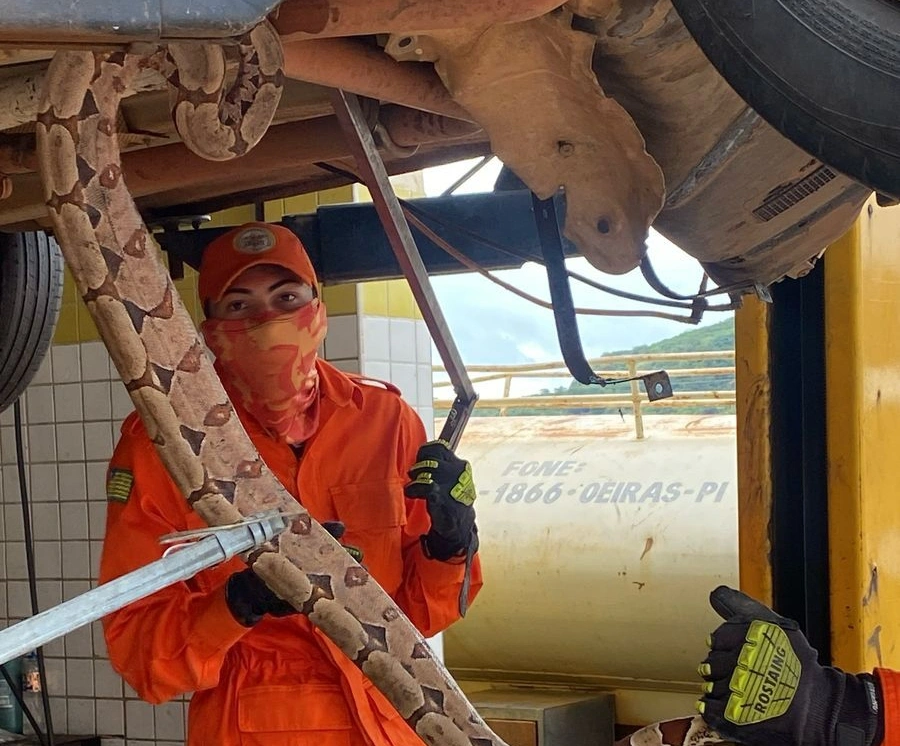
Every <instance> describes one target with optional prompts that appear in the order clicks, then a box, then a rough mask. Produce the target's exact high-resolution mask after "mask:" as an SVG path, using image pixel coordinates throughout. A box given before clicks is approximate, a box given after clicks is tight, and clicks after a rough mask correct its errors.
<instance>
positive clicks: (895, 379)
mask: <svg viewBox="0 0 900 746" xmlns="http://www.w3.org/2000/svg"><path fill="white" fill-rule="evenodd" d="M898 247H900V208H897V207H894V208H879V207H877V206H876V204H875V200H874V199H872V200H871V201H870V202H869V204H868V205H867V206H866V207H865V208H864V210H863V212H862V215H861V217H860V218H859V220H858V221H857V222H856V223H855V224H854V226H853V228H852V229H851V230H850V231H849V232H848V233H847V235H846V236H844V238H842V239H841V240H840V241H839V242H838V243H836V244H835V245H834V246H832V247H831V248H830V249H829V250H828V254H827V258H826V263H825V293H826V296H825V298H826V303H825V318H826V375H827V408H828V420H827V421H828V492H829V545H830V567H829V571H830V576H831V580H830V585H831V624H832V657H833V659H834V662H835V664H836V665H838V666H841V667H843V668H847V669H850V670H853V671H857V670H868V669H870V668H872V667H873V666H877V665H885V666H892V667H900V648H898V641H900V494H898V487H897V485H898V482H900V479H898V478H900V333H898V329H900V251H898Z"/></svg>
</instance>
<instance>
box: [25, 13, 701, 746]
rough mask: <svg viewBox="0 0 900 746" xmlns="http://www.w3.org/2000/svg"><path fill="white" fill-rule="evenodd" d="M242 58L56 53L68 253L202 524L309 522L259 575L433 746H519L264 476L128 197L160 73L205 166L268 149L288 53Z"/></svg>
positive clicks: (243, 53) (50, 140)
mask: <svg viewBox="0 0 900 746" xmlns="http://www.w3.org/2000/svg"><path fill="white" fill-rule="evenodd" d="M234 48H235V49H236V50H237V51H238V52H239V57H240V64H239V69H238V72H237V75H236V80H235V82H234V84H233V85H232V86H230V87H227V86H226V79H227V77H228V75H227V72H226V67H227V66H226V64H225V60H226V57H225V52H224V48H223V46H221V45H219V44H208V43H205V44H200V43H196V44H192V43H188V42H180V43H178V44H170V45H168V46H166V47H158V46H153V47H146V46H144V47H135V48H132V49H129V50H128V51H127V52H125V51H114V52H76V51H63V52H59V53H57V54H56V56H55V57H54V59H53V61H52V63H51V65H50V69H49V72H48V75H47V78H46V83H45V89H44V94H43V99H42V103H41V107H40V112H39V115H38V118H37V137H38V151H39V160H40V165H41V172H42V176H43V181H44V189H45V195H46V198H47V205H48V207H49V211H50V215H51V218H52V220H53V224H54V228H55V233H56V237H57V240H58V241H59V243H60V245H61V247H62V250H63V253H64V256H65V259H66V262H67V263H68V265H69V267H70V269H71V271H72V274H73V275H74V278H75V282H76V285H77V288H78V291H79V293H80V294H81V296H82V298H83V300H84V302H85V303H86V305H87V307H88V309H89V311H90V313H91V315H92V316H93V318H94V321H95V323H96V325H97V328H98V330H99V331H100V334H101V337H102V338H103V340H104V342H105V343H106V346H107V348H108V349H109V352H110V355H111V357H112V359H113V361H114V362H115V365H116V367H117V369H118V371H119V374H120V375H121V377H122V380H123V381H124V383H125V386H126V388H127V390H128V392H129V394H130V395H131V398H132V400H133V401H134V404H135V406H136V408H137V410H138V412H139V413H140V416H141V418H142V420H143V421H144V424H145V426H146V428H147V432H148V433H149V434H150V437H151V439H152V440H153V442H154V443H155V445H156V447H157V450H158V452H159V454H160V456H161V458H162V461H163V463H164V464H165V465H166V467H167V469H168V470H169V472H170V474H171V475H172V477H173V479H174V480H175V482H176V484H177V485H178V487H179V488H180V490H181V491H182V493H183V494H184V496H185V497H186V498H187V500H188V501H189V502H190V504H191V505H192V506H193V509H194V510H195V511H197V512H198V513H199V514H200V515H201V516H202V517H203V518H204V520H205V521H206V522H207V523H209V524H210V525H213V526H215V525H224V524H230V523H234V522H236V521H240V520H242V519H243V518H244V517H246V516H249V515H253V514H256V513H259V512H261V511H266V510H273V509H275V510H281V511H284V512H286V513H291V512H293V513H295V514H296V513H298V511H299V514H298V517H297V518H295V519H294V520H293V521H292V523H291V526H290V528H289V529H288V530H287V531H285V532H284V533H283V534H281V535H280V536H279V537H277V538H276V540H275V541H273V542H272V543H271V544H270V545H268V546H266V547H264V548H263V549H262V550H259V551H255V552H253V553H251V554H250V555H249V556H248V557H246V558H245V559H246V560H247V561H248V564H250V565H251V566H252V567H253V568H254V570H255V571H256V572H257V573H258V574H259V575H260V576H261V577H262V578H263V579H264V580H265V582H266V583H267V585H269V586H270V587H271V588H272V589H273V590H274V591H275V592H276V593H278V595H279V596H281V597H282V598H284V599H285V600H287V601H289V602H290V603H291V604H293V605H294V606H295V607H296V608H298V609H300V610H301V611H302V612H303V613H305V614H307V615H308V616H309V619H310V620H311V621H312V622H313V623H314V624H316V625H317V626H318V627H319V628H320V629H321V630H322V631H323V632H324V633H325V634H326V635H327V636H328V637H329V638H330V639H331V640H332V641H333V642H334V643H335V644H336V645H337V646H338V647H339V648H340V649H341V650H342V651H343V652H344V653H345V654H346V655H347V656H348V657H349V658H350V659H351V660H352V661H353V662H354V663H356V665H357V666H359V668H360V669H362V671H363V672H364V673H365V674H366V675H367V676H368V677H369V678H370V679H371V680H372V682H373V683H374V684H375V685H376V686H377V687H378V688H379V689H380V690H381V691H382V692H383V693H384V694H385V695H386V696H387V698H388V699H389V700H390V702H391V703H392V704H393V705H394V707H395V708H396V709H397V710H398V712H399V713H400V714H401V715H402V717H403V718H404V719H405V720H406V721H407V722H408V723H409V724H410V726H412V728H413V729H414V730H415V732H416V733H417V734H418V735H419V736H420V737H421V738H422V740H423V741H424V742H426V743H428V744H432V745H433V746H505V744H504V742H503V741H502V740H501V739H500V738H498V737H497V736H496V735H495V734H494V733H492V732H491V730H490V729H489V728H488V727H487V725H486V724H485V723H484V721H483V720H482V719H481V717H479V715H478V714H477V712H476V711H475V709H474V708H473V707H472V706H471V704H470V703H469V702H468V700H467V699H466V697H465V695H464V694H463V693H462V691H461V690H460V689H459V688H458V686H457V685H456V683H455V682H454V681H453V679H452V678H451V677H450V675H449V673H448V672H447V671H446V669H445V668H444V667H443V665H442V664H441V663H440V661H439V660H437V659H436V658H435V657H434V655H433V654H432V651H431V649H430V648H429V646H428V645H427V643H426V642H425V640H424V639H423V638H422V636H421V635H420V634H419V633H418V631H417V630H416V629H415V627H414V626H413V625H412V624H411V623H410V622H409V620H408V619H407V618H406V617H405V615H404V614H403V613H402V612H401V611H400V609H399V608H398V607H397V606H396V604H395V603H394V602H393V601H392V600H391V598H390V597H389V596H388V595H387V594H386V593H385V592H384V591H383V590H382V589H381V588H380V587H379V586H378V584H377V583H376V582H375V581H374V580H373V579H371V578H370V577H369V576H368V574H367V573H366V571H365V570H364V569H363V568H361V567H360V566H359V565H358V564H357V563H356V562H354V561H353V560H352V559H351V558H350V557H349V555H348V554H347V553H346V552H345V551H344V550H343V549H342V548H341V547H340V546H339V545H338V544H337V542H335V541H334V539H332V537H331V536H330V535H329V534H328V533H327V532H326V531H325V530H324V529H323V528H322V527H321V526H319V524H318V523H316V522H315V521H314V520H312V518H311V517H310V516H309V514H308V513H306V512H305V511H304V510H303V509H302V507H300V506H298V504H297V502H296V501H295V500H294V499H293V498H292V497H291V495H290V494H289V493H287V492H286V491H285V489H284V488H283V487H282V486H281V484H280V483H279V482H278V480H277V479H276V478H275V477H274V475H273V474H272V473H271V472H270V471H269V469H268V468H267V467H266V465H265V464H264V463H263V461H262V459H261V458H260V456H259V454H258V453H257V452H256V450H255V448H254V446H253V444H252V443H251V441H250V439H249V438H248V437H247V435H246V433H245V432H244V429H243V427H242V426H241V423H240V422H239V420H238V418H237V417H236V416H235V412H234V409H233V408H232V406H231V403H230V402H229V400H228V396H227V395H226V393H225V390H224V389H223V388H222V384H221V382H220V381H219V378H218V376H217V374H216V373H215V370H214V369H213V367H212V364H211V361H210V360H209V358H208V357H207V355H206V354H205V352H204V345H203V342H202V341H201V339H200V337H199V336H198V333H197V330H196V328H195V326H194V324H193V321H192V320H191V317H190V316H189V314H188V313H187V311H186V310H185V308H184V306H183V304H182V302H181V299H180V297H179V295H178V292H177V291H176V289H175V288H174V286H173V284H172V281H171V278H170V277H169V273H168V272H167V271H166V269H165V268H164V266H163V265H162V263H161V262H160V260H159V249H158V246H157V244H156V242H155V240H154V239H153V237H152V235H151V233H150V231H149V230H148V229H147V227H146V226H145V225H144V223H143V221H142V219H141V216H140V214H139V213H138V210H137V207H136V205H135V203H134V201H133V199H132V197H131V195H130V193H129V191H128V189H127V186H126V184H125V182H124V179H123V174H122V165H121V156H120V152H119V143H118V138H117V129H118V128H117V116H118V108H119V102H120V99H121V96H122V94H123V92H124V91H126V90H127V89H128V82H129V80H130V78H131V77H132V76H134V75H135V73H137V72H138V71H140V70H141V69H142V68H145V67H147V66H155V67H157V69H159V70H160V71H161V72H163V74H164V75H165V76H166V78H167V80H168V82H169V88H170V97H171V104H172V114H173V119H174V120H175V124H176V128H177V130H178V132H179V134H180V135H181V137H182V140H183V141H184V143H185V145H187V147H189V148H190V149H191V150H192V151H194V152H196V153H197V154H199V155H201V156H203V157H205V158H208V159H212V160H225V159H228V158H233V157H235V156H240V155H242V154H243V153H245V152H246V151H247V150H249V149H250V148H252V147H253V145H254V144H255V143H256V142H257V141H258V140H259V139H260V138H261V137H262V136H263V134H264V133H265V131H266V129H267V127H268V126H269V124H270V122H271V119H272V116H273V115H274V112H275V109H276V107H277V105H278V101H279V99H280V95H281V89H282V72H281V61H282V55H281V45H280V41H279V39H278V36H277V34H276V33H275V31H274V30H273V29H272V28H271V26H269V25H268V24H267V23H264V24H261V25H260V26H257V27H256V28H255V29H253V30H252V31H251V32H249V33H248V34H246V35H245V36H244V37H242V38H241V39H239V40H237V42H236V44H235V47H234ZM698 721H699V722H698ZM677 722H679V723H680V722H682V721H677ZM685 722H686V723H687V724H688V725H686V726H685V727H684V728H683V729H682V730H683V736H684V737H683V738H682V741H681V742H679V743H676V742H675V741H672V740H669V741H666V740H665V733H667V732H668V733H674V732H682V731H681V730H678V729H677V728H676V729H674V730H673V729H672V728H669V729H668V730H667V731H666V730H660V727H659V726H650V727H648V728H646V729H644V730H642V731H640V732H639V733H637V734H635V735H633V736H632V737H631V738H630V739H626V741H630V744H631V746H661V744H664V743H668V744H670V746H701V744H703V743H704V741H703V740H702V739H701V740H698V738H697V734H698V733H699V732H700V731H699V728H700V727H701V726H702V720H699V718H694V719H693V720H692V719H687V721H685ZM654 728H655V729H656V730H655V731H654V730H653V729H654ZM702 728H703V732H708V731H706V730H705V726H702ZM657 734H659V735H657ZM660 736H662V737H660Z"/></svg>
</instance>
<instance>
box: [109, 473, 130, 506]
mask: <svg viewBox="0 0 900 746" xmlns="http://www.w3.org/2000/svg"><path fill="white" fill-rule="evenodd" d="M132 487H134V474H133V473H132V472H130V471H129V470H128V469H115V468H112V469H110V470H109V473H108V474H107V475H106V499H107V500H108V501H110V502H120V503H124V502H128V498H129V497H130V496H131V489H132Z"/></svg>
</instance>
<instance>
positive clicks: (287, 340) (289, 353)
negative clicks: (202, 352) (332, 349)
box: [202, 299, 328, 445]
mask: <svg viewBox="0 0 900 746" xmlns="http://www.w3.org/2000/svg"><path fill="white" fill-rule="evenodd" d="M327 328H328V320H327V317H326V314H325V304H324V303H322V302H321V301H319V300H318V299H315V300H313V301H312V302H311V303H309V304H307V305H305V306H304V307H303V308H299V309H297V310H296V311H293V312H291V313H283V312H280V311H276V312H271V313H266V314H263V315H260V316H254V317H251V318H247V319H207V320H206V321H204V322H203V325H202V329H203V336H204V337H205V339H206V344H207V345H208V346H209V349H210V350H212V353H213V354H214V355H215V356H216V370H217V371H218V372H219V376H220V377H221V379H222V383H223V384H224V386H225V390H226V391H227V392H228V395H229V396H230V397H231V398H232V399H234V400H235V401H236V402H237V403H238V404H240V405H241V406H242V407H243V408H244V409H246V410H247V411H248V412H249V413H250V414H252V415H253V416H254V417H255V418H256V420H257V421H258V422H259V424H260V425H262V426H263V427H264V428H266V430H268V431H269V432H270V433H272V434H273V435H274V436H275V437H277V438H280V439H281V440H284V441H286V442H287V443H290V444H292V445H293V444H297V443H302V442H304V441H305V440H308V439H309V438H310V436H312V434H313V433H314V432H315V431H316V427H317V426H318V424H319V375H318V372H317V371H316V359H317V358H318V353H317V350H318V348H319V345H320V344H321V343H322V340H323V339H324V338H325V332H326V330H327Z"/></svg>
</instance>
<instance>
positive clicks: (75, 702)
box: [0, 342, 186, 746]
mask: <svg viewBox="0 0 900 746" xmlns="http://www.w3.org/2000/svg"><path fill="white" fill-rule="evenodd" d="M22 402H23V420H24V425H25V427H24V436H25V437H24V443H23V445H24V452H25V459H26V462H27V470H26V477H27V486H28V490H29V497H30V499H31V518H32V524H33V530H34V540H35V570H36V576H37V595H38V604H39V609H46V608H49V607H51V606H55V605H57V604H59V603H61V602H62V601H65V600H68V599H70V598H74V597H75V596H77V595H79V594H81V593H84V592H85V591H87V590H90V588H92V587H94V586H95V585H96V577H97V574H98V569H99V563H100V549H101V546H102V539H103V533H104V524H105V520H106V488H105V475H106V466H107V463H108V461H109V458H110V456H111V455H112V447H113V443H114V442H115V440H116V439H117V438H118V433H119V427H120V425H121V421H122V419H123V418H124V417H125V416H126V415H127V414H128V413H129V412H130V411H131V409H132V406H131V400H130V399H129V398H128V395H127V394H126V393H125V389H124V386H123V385H122V383H121V381H120V380H119V377H118V374H116V372H115V370H114V369H113V368H112V366H111V364H110V361H109V356H108V355H107V353H106V348H105V347H104V346H103V345H102V344H101V343H99V342H89V343H85V344H82V345H68V346H58V347H53V348H52V350H51V354H50V355H49V356H48V358H47V360H46V361H45V362H44V365H43V366H42V367H41V370H40V372H39V373H38V376H37V378H36V379H35V380H34V381H33V383H32V384H31V386H30V387H29V388H28V391H27V392H26V394H25V396H24V397H23V400H22ZM0 477H2V478H0V504H2V508H3V515H2V518H3V526H2V533H0V541H2V550H3V551H0V590H2V592H0V599H2V600H0V624H2V626H7V625H8V624H11V623H14V622H17V621H19V620H21V619H23V618H25V617H28V616H31V602H30V598H29V590H28V584H27V571H26V564H25V544H24V534H23V530H22V515H21V504H20V497H19V485H18V475H17V468H16V451H15V437H14V429H13V412H12V409H9V410H7V411H6V412H4V413H3V414H2V415H0ZM44 650H45V654H46V656H47V681H46V686H47V691H48V692H49V693H50V696H51V713H52V716H53V726H54V731H56V732H58V733H72V734H85V735H89V734H100V735H102V736H103V737H104V739H103V743H104V746H120V745H121V746H124V745H125V744H129V745H132V744H133V745H134V746H138V745H139V744H145V745H147V746H149V744H156V746H174V745H175V744H178V743H182V742H183V737H184V717H185V709H186V704H185V702H184V701H183V700H179V701H176V702H172V703H170V704H167V705H165V706H163V707H156V708H154V707H152V706H151V705H149V704H146V703H145V702H142V701H141V700H139V699H138V698H137V695H136V694H135V693H134V691H132V690H131V689H130V687H128V686H127V685H124V684H123V683H122V680H121V679H120V678H119V676H118V674H116V673H115V672H114V671H113V670H112V667H111V666H110V664H109V661H108V659H107V657H106V646H105V644H104V642H103V635H102V631H101V628H100V625H99V623H97V624H94V625H92V626H90V627H85V628H82V629H80V630H76V631H75V632H72V633H71V634H69V635H67V636H66V637H65V638H63V639H59V640H55V641H53V642H51V643H50V644H48V645H47V646H46V647H45V649H44Z"/></svg>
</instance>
